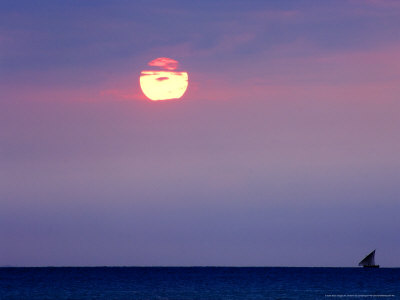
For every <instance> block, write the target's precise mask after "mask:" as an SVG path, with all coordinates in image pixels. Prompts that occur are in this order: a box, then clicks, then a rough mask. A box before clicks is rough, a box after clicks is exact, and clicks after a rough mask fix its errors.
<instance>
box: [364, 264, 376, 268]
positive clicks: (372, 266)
mask: <svg viewBox="0 0 400 300" xmlns="http://www.w3.org/2000/svg"><path fill="white" fill-rule="evenodd" d="M363 267H364V268H379V265H371V266H363Z"/></svg>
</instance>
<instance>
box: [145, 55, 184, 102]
mask: <svg viewBox="0 0 400 300" xmlns="http://www.w3.org/2000/svg"><path fill="white" fill-rule="evenodd" d="M149 65H150V66H157V67H160V68H162V69H166V70H168V71H157V70H154V71H142V72H141V74H140V87H141V88H142V91H143V93H144V94H145V95H146V97H147V98H149V99H150V100H153V101H159V100H171V99H179V98H181V97H182V96H183V94H184V93H185V91H186V89H187V87H188V83H189V82H188V80H189V76H188V74H187V73H186V72H175V71H172V70H174V69H176V68H177V65H178V62H177V61H176V60H173V59H170V58H165V57H161V58H157V59H155V60H153V61H151V62H150V63H149Z"/></svg>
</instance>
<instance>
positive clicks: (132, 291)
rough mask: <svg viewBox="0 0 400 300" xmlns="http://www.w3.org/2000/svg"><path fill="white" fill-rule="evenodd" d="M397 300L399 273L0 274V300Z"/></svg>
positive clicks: (162, 270) (160, 270)
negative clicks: (353, 299) (365, 299)
mask: <svg viewBox="0 0 400 300" xmlns="http://www.w3.org/2000/svg"><path fill="white" fill-rule="evenodd" d="M399 297H400V269H399V268H394V269H392V268H381V269H363V268H285V267H279V268H278V267H277V268H274V267H265V268H264V267H257V268H239V267H92V268H90V267H80V268H79V267H77V268H76V267H62V268H61V267H60V268H57V267H54V268H53V267H49V268H0V299H337V298H380V299H395V298H399Z"/></svg>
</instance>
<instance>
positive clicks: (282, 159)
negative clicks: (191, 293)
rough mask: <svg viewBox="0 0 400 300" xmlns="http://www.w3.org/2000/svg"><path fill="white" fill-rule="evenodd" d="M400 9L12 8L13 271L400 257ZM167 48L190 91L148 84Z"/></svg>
mask: <svg viewBox="0 0 400 300" xmlns="http://www.w3.org/2000/svg"><path fill="white" fill-rule="evenodd" d="M399 28H400V2H399V1H395V0H393V1H391V0H379V1H378V0H347V1H342V0H335V1H333V0H331V1H306V0H303V1H290V0H287V1H264V0H263V1H257V0H254V1H238V0H232V1H219V0H212V1H211V0H203V1H183V0H182V1H178V0H173V1H150V0H149V1H103V0H99V1H95V2H93V1H49V0H44V1H40V3H37V2H34V1H28V0H26V1H24V0H22V1H20V0H12V1H11V0H5V1H1V4H0V166H1V167H0V244H1V247H0V265H2V266H104V265H110V266H111V265H117V266H120V265H121V266H208V265H213V266H333V267H342V266H343V267H355V266H357V264H358V262H359V261H360V260H361V259H362V258H363V257H364V256H365V255H366V254H368V253H369V252H370V251H372V250H374V249H377V251H376V262H377V263H379V264H380V265H381V266H384V267H400V258H399V255H398V253H400V239H399V231H400V221H399V216H398V214H399V211H400V185H399V182H400V136H399V131H400V118H399V117H400V98H399V94H400V30H399ZM158 57H168V58H171V59H174V60H177V61H178V62H179V71H185V72H187V73H188V75H189V87H188V89H187V91H186V93H185V94H184V96H183V97H182V98H181V99H179V100H171V101H159V102H153V101H150V100H148V99H146V97H145V96H144V95H143V94H142V92H141V89H140V86H139V76H140V73H141V71H143V70H145V69H147V68H148V65H147V64H148V62H150V61H152V60H154V59H156V58H158Z"/></svg>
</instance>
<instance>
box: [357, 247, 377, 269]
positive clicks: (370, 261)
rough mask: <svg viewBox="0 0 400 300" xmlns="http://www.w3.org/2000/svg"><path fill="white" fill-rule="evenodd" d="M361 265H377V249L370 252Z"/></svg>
mask: <svg viewBox="0 0 400 300" xmlns="http://www.w3.org/2000/svg"><path fill="white" fill-rule="evenodd" d="M358 265H359V266H374V265H375V250H374V251H372V252H371V253H370V254H368V255H367V256H366V257H365V258H364V259H363V260H362V261H360V263H359V264H358Z"/></svg>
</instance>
